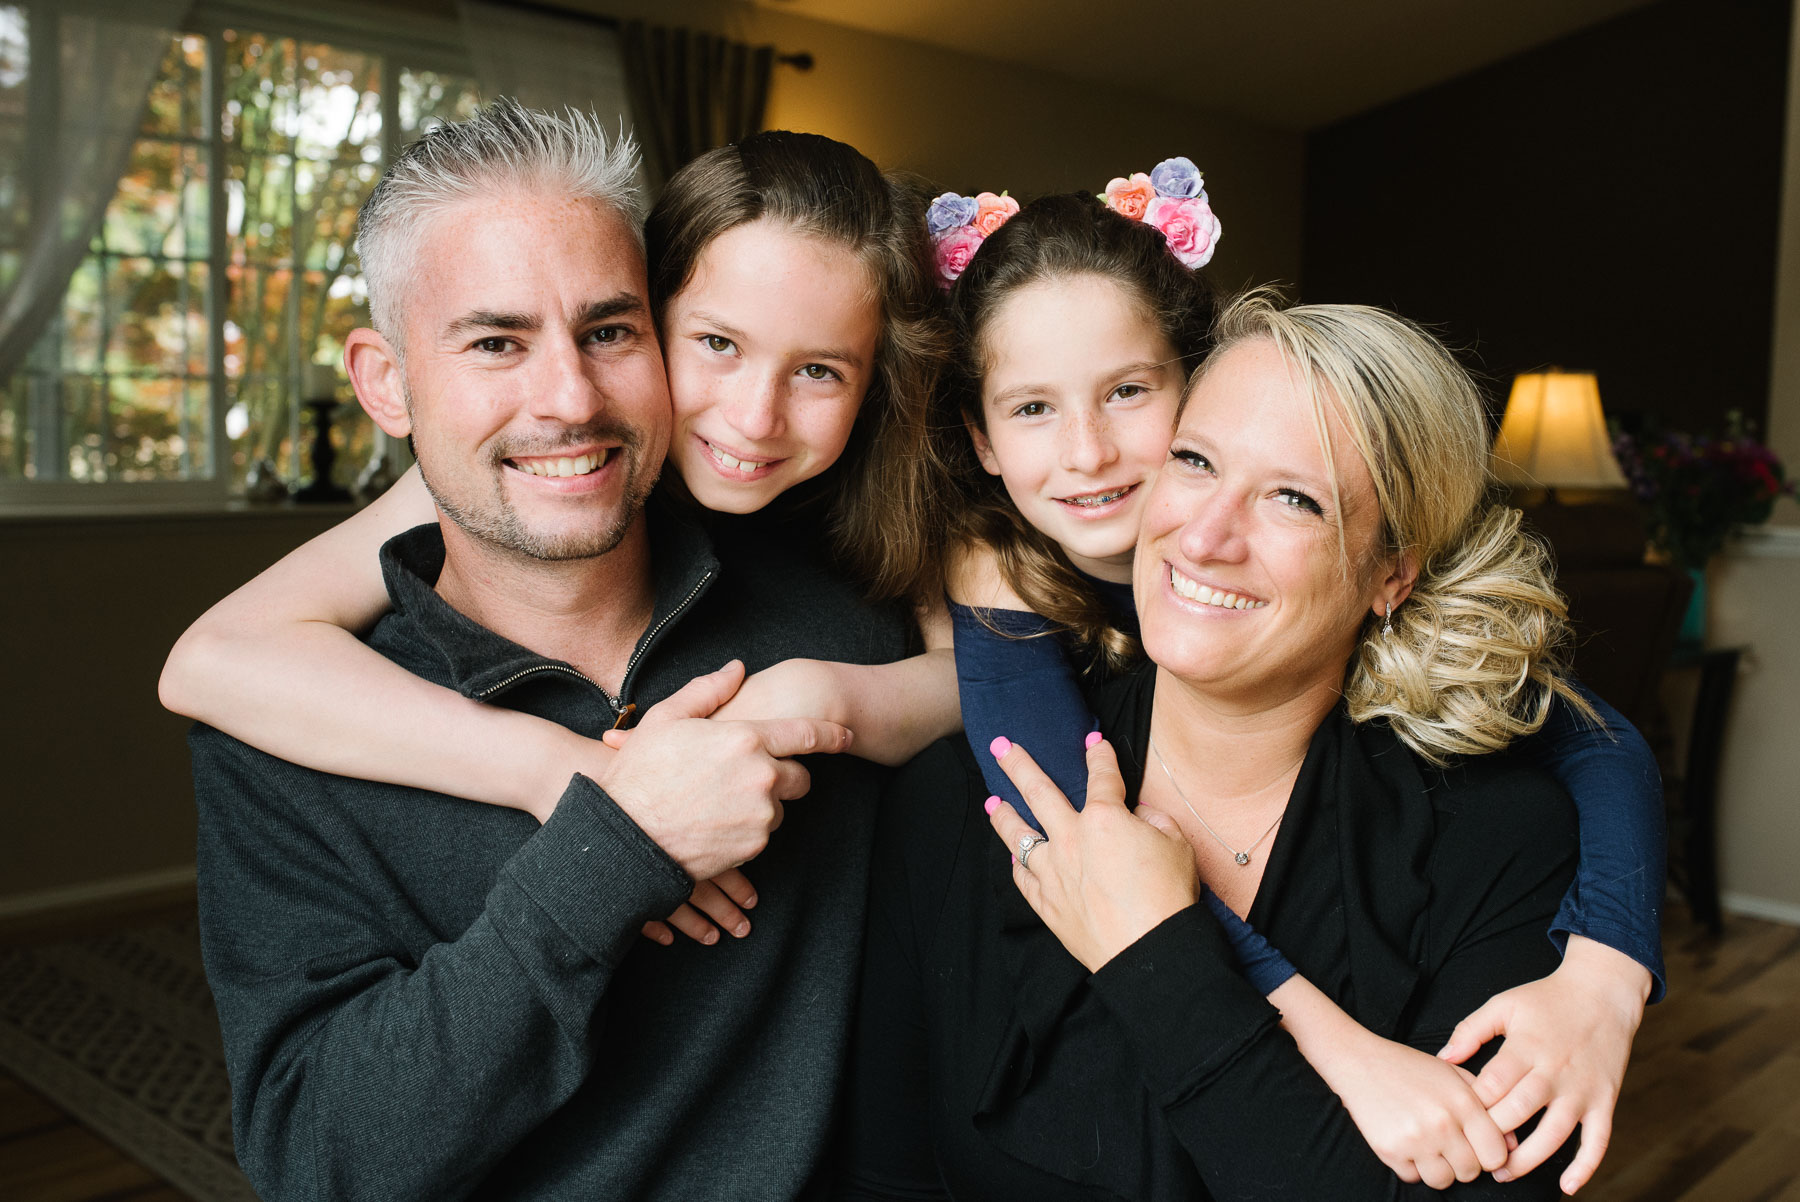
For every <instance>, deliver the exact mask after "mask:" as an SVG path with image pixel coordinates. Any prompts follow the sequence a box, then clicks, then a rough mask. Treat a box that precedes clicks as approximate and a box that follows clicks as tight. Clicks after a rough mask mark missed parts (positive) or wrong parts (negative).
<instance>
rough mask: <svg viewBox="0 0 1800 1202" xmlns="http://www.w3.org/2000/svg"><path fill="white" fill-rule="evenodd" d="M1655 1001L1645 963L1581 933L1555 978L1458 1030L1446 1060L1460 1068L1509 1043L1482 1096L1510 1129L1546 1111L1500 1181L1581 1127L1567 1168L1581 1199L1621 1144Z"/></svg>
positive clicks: (1490, 1069) (1565, 1180) (1485, 1074)
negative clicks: (1616, 1140)
mask: <svg viewBox="0 0 1800 1202" xmlns="http://www.w3.org/2000/svg"><path fill="white" fill-rule="evenodd" d="M1649 996H1650V973H1649V971H1648V970H1646V969H1645V968H1644V967H1643V965H1641V964H1639V963H1637V962H1636V961H1635V960H1632V959H1631V958H1630V957H1628V956H1626V955H1625V954H1624V953H1623V952H1616V951H1614V950H1613V949H1612V948H1610V947H1607V946H1606V945H1605V944H1601V943H1595V942H1594V941H1593V940H1591V939H1583V938H1582V937H1581V936H1579V935H1571V936H1569V947H1568V951H1567V953H1566V954H1565V955H1564V956H1563V962H1562V964H1561V965H1560V966H1559V967H1558V968H1557V970H1556V971H1555V972H1553V973H1551V974H1550V975H1549V976H1547V977H1545V978H1543V979H1542V980H1539V981H1531V982H1529V983H1527V984H1524V985H1520V986H1517V987H1515V988H1513V989H1508V990H1507V991H1506V992H1504V993H1498V994H1495V995H1494V996H1493V997H1492V998H1490V999H1488V1001H1487V1004H1486V1005H1484V1006H1482V1007H1481V1009H1479V1010H1477V1011H1475V1013H1473V1014H1471V1015H1469V1017H1467V1018H1465V1019H1463V1020H1462V1022H1460V1023H1458V1024H1457V1026H1456V1030H1455V1031H1453V1032H1451V1034H1450V1042H1449V1043H1448V1044H1446V1045H1445V1046H1444V1049H1443V1050H1442V1051H1440V1052H1439V1053H1438V1055H1439V1056H1441V1057H1442V1058H1444V1059H1445V1060H1448V1061H1451V1062H1453V1063H1457V1064H1460V1063H1461V1062H1462V1061H1464V1060H1467V1059H1468V1058H1469V1057H1470V1056H1472V1055H1474V1054H1475V1051H1476V1049H1478V1048H1480V1047H1481V1046H1482V1045H1483V1044H1485V1043H1486V1042H1487V1041H1488V1040H1490V1039H1493V1038H1494V1037H1495V1036H1498V1035H1504V1036H1505V1037H1506V1042H1504V1043H1502V1044H1501V1045H1500V1050H1499V1051H1498V1052H1496V1053H1494V1057H1493V1059H1491V1060H1489V1061H1488V1062H1487V1064H1485V1065H1484V1066H1482V1070H1481V1075H1480V1077H1478V1078H1477V1079H1476V1082H1475V1093H1476V1096H1477V1097H1479V1098H1480V1099H1481V1103H1482V1105H1484V1106H1486V1107H1487V1108H1488V1113H1489V1114H1490V1115H1492V1116H1493V1119H1494V1122H1495V1123H1497V1124H1498V1125H1499V1127H1500V1129H1501V1130H1502V1131H1512V1130H1513V1129H1514V1128H1516V1127H1518V1125H1519V1124H1520V1123H1523V1122H1524V1121H1525V1120H1526V1119H1528V1118H1530V1117H1531V1116H1532V1115H1534V1114H1536V1113H1537V1112H1538V1111H1540V1110H1543V1111H1544V1117H1543V1119H1542V1120H1540V1121H1539V1123H1538V1125H1537V1129H1536V1130H1535V1131H1533V1132H1532V1133H1531V1135H1530V1136H1529V1137H1527V1138H1526V1140H1525V1142H1524V1143H1522V1144H1520V1145H1519V1146H1518V1148H1517V1149H1515V1150H1514V1151H1513V1153H1512V1155H1511V1156H1510V1157H1509V1158H1508V1159H1507V1162H1506V1165H1505V1167H1504V1168H1502V1169H1501V1170H1500V1171H1499V1172H1497V1173H1495V1174H1494V1177H1495V1179H1496V1180H1498V1181H1507V1180H1511V1179H1512V1178H1514V1177H1522V1176H1524V1175H1525V1174H1526V1173H1529V1172H1530V1171H1531V1170H1532V1169H1535V1168H1537V1166H1538V1165H1540V1164H1542V1163H1543V1162H1544V1159H1545V1158H1546V1157H1547V1156H1549V1155H1550V1153H1552V1152H1554V1151H1556V1149H1558V1148H1560V1147H1561V1146H1562V1145H1563V1143H1564V1141H1566V1140H1567V1139H1568V1138H1569V1135H1570V1133H1572V1132H1573V1131H1574V1130H1575V1125H1576V1124H1577V1123H1579V1124H1581V1150H1580V1151H1579V1152H1578V1153H1577V1154H1576V1156H1575V1160H1574V1162H1573V1163H1571V1164H1570V1165H1569V1167H1568V1168H1567V1169H1565V1170H1563V1175H1562V1181H1561V1185H1562V1190H1563V1192H1564V1193H1565V1194H1572V1193H1574V1192H1575V1191H1576V1190H1578V1189H1580V1188H1581V1187H1582V1186H1584V1185H1586V1184H1587V1182H1588V1178H1590V1177H1592V1176H1593V1175H1594V1170H1595V1169H1597V1168H1599V1167H1600V1159H1601V1157H1603V1156H1604V1155H1606V1145H1607V1142H1608V1141H1609V1140H1610V1139H1611V1137H1612V1116H1613V1107H1614V1106H1615V1105H1616V1104H1617V1103H1618V1100H1619V1087H1620V1085H1621V1084H1623V1082H1624V1080H1625V1063H1626V1061H1627V1060H1628V1059H1629V1058H1630V1056H1631V1041H1632V1038H1633V1037H1634V1036H1635V1035H1636V1034H1637V1029H1638V1023H1639V1022H1641V1021H1643V1017H1644V1003H1645V1001H1646V1000H1647V999H1648V998H1649Z"/></svg>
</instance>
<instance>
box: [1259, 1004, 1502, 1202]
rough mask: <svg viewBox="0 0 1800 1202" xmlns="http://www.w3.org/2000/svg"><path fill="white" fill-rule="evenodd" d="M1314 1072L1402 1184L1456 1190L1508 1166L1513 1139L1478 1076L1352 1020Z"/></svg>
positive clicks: (1334, 1041) (1316, 1065)
mask: <svg viewBox="0 0 1800 1202" xmlns="http://www.w3.org/2000/svg"><path fill="white" fill-rule="evenodd" d="M1284 988H1285V987H1284ZM1280 992H1281V991H1280V990H1277V991H1276V994H1275V996H1273V997H1271V999H1270V1000H1271V1001H1274V1000H1276V998H1278V997H1279V995H1280ZM1314 1068H1316V1069H1318V1070H1319V1075H1320V1076H1322V1077H1324V1078H1325V1083H1326V1084H1327V1085H1329V1086H1331V1090H1332V1092H1333V1093H1335V1094H1337V1096H1338V1098H1339V1100H1340V1101H1342V1102H1343V1103H1344V1109H1345V1110H1347V1111H1349V1112H1350V1118H1351V1119H1352V1120H1353V1121H1354V1122H1355V1123H1356V1129H1357V1130H1358V1131H1360V1132H1362V1137H1363V1139H1364V1140H1366V1141H1368V1145H1369V1147H1370V1148H1371V1149H1372V1150H1373V1151H1374V1153H1375V1155H1376V1156H1377V1157H1379V1158H1380V1159H1381V1162H1382V1163H1383V1164H1385V1165H1387V1166H1388V1167H1389V1168H1390V1169H1392V1170H1394V1172H1395V1174H1396V1175H1398V1176H1399V1178H1400V1179H1401V1180H1402V1181H1406V1182H1409V1183H1415V1184H1416V1183H1418V1182H1421V1181H1423V1182H1424V1183H1425V1184H1426V1185H1428V1186H1430V1187H1431V1188H1432V1189H1437V1190H1442V1189H1448V1188H1450V1186H1451V1185H1452V1184H1454V1183H1456V1182H1458V1181H1465V1182H1467V1181H1473V1180H1475V1178H1477V1177H1479V1176H1480V1175H1481V1173H1482V1172H1483V1171H1484V1170H1485V1171H1488V1172H1492V1171H1493V1170H1495V1169H1498V1168H1500V1167H1501V1166H1502V1165H1504V1164H1505V1163H1506V1157H1507V1152H1508V1148H1509V1145H1510V1144H1511V1142H1512V1141H1511V1139H1510V1137H1509V1136H1507V1135H1506V1134H1504V1133H1503V1132H1502V1131H1501V1130H1500V1128H1499V1126H1498V1125H1496V1124H1495V1122H1494V1120H1493V1118H1492V1117H1490V1116H1489V1114H1488V1111H1487V1108H1486V1107H1485V1106H1483V1105H1482V1103H1481V1100H1480V1099H1479V1098H1478V1097H1476V1095H1475V1088H1474V1085H1475V1077H1474V1075H1473V1074H1471V1073H1469V1072H1468V1071H1466V1070H1464V1069H1463V1068H1461V1067H1460V1066H1458V1065H1454V1064H1448V1063H1446V1062H1445V1061H1443V1060H1439V1059H1438V1058H1436V1057H1434V1056H1430V1055H1427V1054H1426V1053H1424V1052H1421V1051H1419V1050H1417V1049H1416V1048H1409V1047H1407V1046H1406V1045H1405V1044H1402V1043H1395V1042H1393V1041H1392V1040H1388V1039H1383V1038H1381V1036H1379V1035H1376V1034H1374V1033H1372V1032H1370V1031H1368V1030H1366V1029H1364V1028H1363V1027H1361V1026H1360V1025H1357V1024H1356V1023H1354V1022H1351V1023H1348V1024H1346V1025H1345V1027H1344V1029H1343V1030H1342V1031H1341V1032H1340V1034H1339V1035H1338V1037H1337V1038H1336V1039H1334V1040H1333V1046H1332V1048H1331V1050H1330V1058H1329V1064H1328V1065H1324V1066H1322V1065H1319V1064H1315V1065H1314Z"/></svg>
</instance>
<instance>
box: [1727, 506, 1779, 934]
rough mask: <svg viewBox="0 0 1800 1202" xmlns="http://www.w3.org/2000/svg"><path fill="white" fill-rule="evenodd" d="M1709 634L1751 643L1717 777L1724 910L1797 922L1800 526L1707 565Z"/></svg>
mask: <svg viewBox="0 0 1800 1202" xmlns="http://www.w3.org/2000/svg"><path fill="white" fill-rule="evenodd" d="M1709 584H1710V592H1711V607H1710V611H1709V613H1708V629H1707V639H1708V641H1709V642H1711V643H1713V644H1714V645H1718V646H1740V645H1741V646H1744V647H1747V648H1748V649H1749V654H1748V655H1746V656H1745V663H1744V668H1743V671H1742V673H1741V675H1740V676H1739V677H1738V684H1737V695H1736V697H1735V698H1734V699H1733V702H1732V707H1731V716H1730V720H1729V725H1728V726H1727V728H1726V734H1725V749H1724V764H1723V767H1722V769H1721V772H1720V780H1719V876H1720V888H1721V891H1722V892H1723V893H1724V895H1725V904H1726V907H1727V908H1728V909H1732V910H1737V911H1740V912H1743V913H1750V914H1756V915H1759V916H1761V917H1765V918H1778V919H1782V920H1784V921H1787V922H1793V923H1800V868H1797V867H1796V865H1800V689H1796V688H1795V682H1797V681H1800V630H1797V629H1796V628H1795V624H1794V617H1793V615H1794V606H1795V599H1796V598H1800V526H1790V527H1787V528H1785V529H1780V530H1771V531H1769V532H1767V533H1763V534H1760V535H1756V536H1752V537H1749V538H1746V539H1745V540H1744V541H1743V542H1742V543H1740V545H1739V546H1738V547H1737V548H1736V549H1735V550H1734V551H1733V552H1732V553H1731V554H1728V555H1725V556H1721V557H1720V559H1719V560H1718V561H1717V562H1716V563H1715V564H1714V565H1713V570H1712V573H1711V577H1710V580H1709Z"/></svg>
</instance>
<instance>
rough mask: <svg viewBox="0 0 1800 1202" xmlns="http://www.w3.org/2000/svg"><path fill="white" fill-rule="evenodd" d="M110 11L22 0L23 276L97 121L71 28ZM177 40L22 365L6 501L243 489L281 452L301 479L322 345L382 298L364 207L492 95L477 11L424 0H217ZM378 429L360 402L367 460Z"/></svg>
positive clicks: (12, 249) (4, 482)
mask: <svg viewBox="0 0 1800 1202" xmlns="http://www.w3.org/2000/svg"><path fill="white" fill-rule="evenodd" d="M96 11H97V12H99V13H100V14H101V17H100V19H102V20H104V19H114V17H113V16H109V15H108V14H114V15H116V17H117V19H128V17H127V16H126V15H125V14H123V13H122V12H121V10H120V9H119V7H118V6H117V5H110V4H106V3H103V2H102V0H94V6H92V7H91V8H88V9H84V6H83V5H82V4H81V3H80V0H73V2H71V0H0V290H3V289H4V288H6V287H7V286H8V281H9V278H11V277H12V276H13V275H15V274H16V269H17V264H18V262H19V261H20V255H21V248H22V247H23V246H24V245H26V243H27V240H28V239H29V237H30V234H31V229H32V226H31V223H32V222H33V221H37V220H44V219H45V218H46V213H45V211H44V209H45V203H44V202H43V201H42V199H41V198H34V196H33V195H32V181H33V179H34V172H36V171H39V170H41V166H42V164H43V163H44V162H45V161H46V157H45V156H49V155H54V154H55V153H57V147H58V146H59V144H60V145H63V146H73V145H77V144H78V143H76V142H74V141H72V140H76V139H80V138H82V137H84V136H89V135H87V134H86V132H85V131H84V130H83V127H82V122H83V120H84V114H83V113H81V112H70V111H66V106H64V105H59V104H58V103H56V98H58V97H59V96H62V95H63V94H64V93H65V91H67V89H65V88H62V87H60V86H59V84H61V83H65V82H67V81H59V80H58V78H57V74H58V72H59V71H60V70H62V69H64V68H65V65H66V64H69V63H76V64H79V63H80V62H81V61H82V60H81V59H80V57H79V53H78V48H73V49H72V48H71V47H70V46H69V45H68V44H67V41H66V40H65V41H62V42H59V38H63V39H67V38H69V37H70V36H72V35H71V28H72V27H71V26H70V25H69V22H72V21H73V20H75V19H77V16H76V15H77V14H79V15H80V16H82V17H88V18H92V17H93V13H94V12H96ZM384 22H385V24H384ZM156 51H157V53H158V54H159V55H160V60H161V61H160V63H159V65H158V66H157V69H156V71H155V75H154V79H153V81H152V83H151V85H150V87H149V89H148V93H147V95H144V96H143V98H142V117H141V120H140V121H139V122H138V123H137V125H136V127H135V136H134V137H133V138H131V139H130V146H129V153H128V155H127V156H126V162H125V167H124V170H123V172H122V174H120V175H119V177H118V181H117V186H116V189H115V191H114V194H113V196H112V199H111V201H110V203H108V204H107V205H106V208H105V213H104V216H103V218H101V219H100V220H99V221H98V222H97V228H96V229H95V232H94V234H93V236H92V238H91V239H90V240H89V241H88V242H87V244H86V247H85V253H80V251H81V248H80V247H77V252H78V253H79V254H80V257H79V262H78V263H77V264H76V266H75V267H74V270H73V272H72V273H70V274H69V275H68V277H67V282H66V285H65V286H64V287H63V288H62V294H61V298H60V305H57V306H56V309H55V312H54V315H53V317H52V318H51V319H50V320H49V321H48V322H47V323H46V324H45V325H44V328H43V331H42V334H41V335H39V336H37V337H35V340H34V341H32V342H31V344H30V346H29V352H28V353H27V354H25V355H24V357H23V362H22V364H20V365H19V366H18V367H17V369H16V370H13V371H12V372H11V374H10V376H9V377H7V378H5V379H0V502H4V503H7V504H9V505H17V504H21V503H23V504H27V505H29V504H32V503H34V502H38V501H47V500H51V499H52V498H53V499H54V502H55V503H69V502H76V503H79V502H80V501H85V500H94V499H101V498H105V499H107V500H110V501H113V502H128V501H131V500H135V499H137V498H140V497H146V496H152V495H154V496H159V497H169V498H180V499H188V500H204V499H206V498H209V497H210V498H217V499H223V498H224V497H227V496H229V495H230V494H231V493H232V492H233V491H235V490H237V489H239V488H241V485H242V482H243V478H244V474H245V472H246V471H247V470H248V468H249V467H250V465H251V464H252V463H254V462H256V461H257V460H258V459H264V458H266V459H268V460H269V461H270V462H272V463H273V464H274V465H275V466H276V468H277V470H278V471H279V472H280V473H281V474H282V475H284V476H285V477H287V478H288V479H290V480H299V479H300V478H302V477H303V476H304V475H305V474H306V464H307V462H308V459H307V454H306V452H307V450H308V442H309V438H310V431H309V428H308V427H307V426H306V425H305V424H304V423H303V418H304V416H305V415H304V414H303V413H302V412H300V407H299V406H298V405H297V403H296V401H297V399H298V398H299V397H300V394H301V391H302V381H303V379H304V378H305V370H306V365H307V364H309V363H312V362H330V363H336V362H338V361H339V360H340V357H341V352H342V347H343V338H344V336H345V335H346V334H347V333H348V332H349V331H350V330H351V329H353V328H355V327H356V326H358V325H363V324H367V321H368V303H367V294H366V290H365V288H364V285H363V280H362V276H361V272H360V268H359V266H358V264H357V262H356V258H355V254H354V251H353V249H352V244H353V241H354V237H355V222H356V214H357V210H358V208H359V207H360V205H361V204H362V201H363V199H364V198H365V197H366V196H367V195H368V192H369V189H370V188H372V187H373V186H374V183H375V181H376V179H377V178H378V177H379V176H380V174H381V171H382V169H383V167H384V166H385V164H386V163H387V162H388V161H389V160H390V159H391V157H392V156H393V155H394V154H395V153H397V151H398V150H399V149H400V148H401V147H403V146H404V145H405V144H406V143H407V142H409V141H411V140H412V139H413V138H415V137H417V136H418V134H419V133H420V132H422V131H423V130H424V129H426V128H429V126H430V125H431V124H432V123H435V122H437V121H441V120H452V121H453V120H458V119H460V118H462V117H465V116H467V115H468V114H469V113H471V112H472V111H473V110H474V108H475V106H476V105H477V104H478V103H479V99H480V97H479V92H478V88H477V86H476V82H475V80H474V78H473V76H472V74H471V72H470V67H469V64H468V60H467V58H466V54H465V52H464V51H463V50H462V48H461V45H460V42H459V41H458V40H457V36H456V30H455V26H454V24H451V26H450V29H449V30H448V32H445V31H443V30H439V29H435V28H433V27H430V26H429V25H426V26H421V25H420V24H419V19H418V18H416V17H413V16H407V15H404V14H394V15H392V16H386V17H384V16H382V15H381V14H380V13H379V11H378V12H377V15H375V16H367V15H364V16H359V17H356V18H354V19H352V18H339V19H335V20H324V19H315V18H300V17H296V16H292V15H283V13H282V12H281V10H280V9H279V8H277V7H276V6H274V5H273V4H271V3H269V2H268V0H256V3H255V4H254V5H245V4H236V5H232V6H230V7H224V6H209V5H197V6H194V7H193V8H192V9H191V10H190V11H189V12H188V13H187V14H186V15H185V16H184V17H183V18H182V19H181V21H180V23H179V26H178V27H177V28H173V29H170V30H169V31H167V34H166V36H161V37H160V38H159V39H157V40H156ZM34 201H36V202H37V205H38V210H39V211H38V212H35V213H34V212H33V205H34ZM50 299H51V300H52V301H54V300H55V298H54V297H52V298H50ZM345 395H346V396H347V393H346V394H345ZM374 438H375V434H374V431H373V428H372V427H371V425H370V424H369V422H368V420H367V418H366V417H364V416H363V415H362V414H361V413H360V411H358V410H357V409H356V407H355V406H354V404H351V405H348V406H345V407H344V408H343V410H342V413H341V416H340V418H339V422H338V436H337V442H338V447H339V451H340V455H339V461H338V462H339V472H340V474H341V475H342V476H343V477H344V478H345V480H347V479H349V478H351V477H353V476H354V475H355V473H356V472H357V471H358V470H359V469H360V468H361V467H362V465H363V464H364V463H365V462H366V461H367V460H368V458H369V456H370V454H371V449H372V446H373V444H374Z"/></svg>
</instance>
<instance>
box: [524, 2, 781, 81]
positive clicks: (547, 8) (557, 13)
mask: <svg viewBox="0 0 1800 1202" xmlns="http://www.w3.org/2000/svg"><path fill="white" fill-rule="evenodd" d="M500 3H501V4H502V5H503V6H504V7H506V8H516V9H518V10H520V11H521V12H528V13H536V14H537V15H538V16H540V17H560V18H562V19H563V20H567V21H584V22H586V23H588V24H590V25H598V26H600V27H601V28H602V29H617V28H619V26H620V25H621V24H623V22H621V21H620V20H619V18H617V17H605V16H601V15H600V14H599V13H589V12H577V11H575V10H574V9H568V8H563V7H562V6H560V5H556V4H542V3H538V0H500ZM775 61H776V62H778V63H780V64H781V65H782V66H785V67H792V68H793V69H794V70H796V71H810V70H812V69H813V56H812V51H810V50H796V51H794V53H792V54H777V55H776V56H775Z"/></svg>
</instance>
